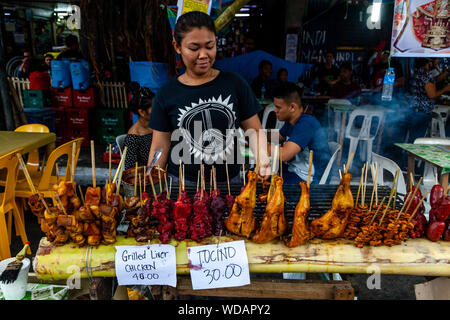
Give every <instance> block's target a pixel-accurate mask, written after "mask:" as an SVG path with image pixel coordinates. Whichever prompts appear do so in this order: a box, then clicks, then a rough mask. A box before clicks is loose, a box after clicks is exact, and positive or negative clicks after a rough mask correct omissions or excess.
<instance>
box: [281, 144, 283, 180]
mask: <svg viewBox="0 0 450 320" xmlns="http://www.w3.org/2000/svg"><path fill="white" fill-rule="evenodd" d="M280 177H283V148H280Z"/></svg>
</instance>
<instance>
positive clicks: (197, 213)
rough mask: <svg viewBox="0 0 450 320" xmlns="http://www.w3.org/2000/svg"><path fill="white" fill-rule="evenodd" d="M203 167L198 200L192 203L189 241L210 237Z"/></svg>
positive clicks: (210, 219)
mask: <svg viewBox="0 0 450 320" xmlns="http://www.w3.org/2000/svg"><path fill="white" fill-rule="evenodd" d="M203 172H204V167H203V165H202V166H201V173H202V174H201V176H202V178H201V180H202V187H201V190H200V192H199V193H200V199H197V200H196V201H194V205H193V212H194V213H193V218H192V223H191V226H190V230H191V239H192V240H194V241H196V242H200V241H201V240H203V239H204V238H207V237H210V236H211V235H212V216H211V214H210V212H209V198H208V197H205V196H203V195H204V194H205V192H204V191H205V181H204V174H203Z"/></svg>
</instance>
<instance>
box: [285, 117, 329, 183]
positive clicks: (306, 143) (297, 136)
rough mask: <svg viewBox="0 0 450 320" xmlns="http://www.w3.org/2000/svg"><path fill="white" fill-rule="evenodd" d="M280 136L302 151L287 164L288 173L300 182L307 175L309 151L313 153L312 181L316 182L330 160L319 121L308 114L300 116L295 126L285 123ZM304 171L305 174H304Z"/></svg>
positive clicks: (326, 142) (325, 137) (326, 141)
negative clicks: (296, 176)
mask: <svg viewBox="0 0 450 320" xmlns="http://www.w3.org/2000/svg"><path fill="white" fill-rule="evenodd" d="M280 134H281V135H282V136H283V137H284V138H285V139H286V141H291V142H294V143H295V144H297V145H298V146H300V148H302V151H301V152H299V153H298V154H297V155H295V157H294V158H293V159H292V160H290V161H289V162H288V168H289V171H291V172H295V173H296V174H297V175H298V176H299V177H300V178H302V180H306V177H307V174H308V162H309V151H310V150H312V151H313V166H314V170H313V172H314V173H313V174H312V181H314V182H316V183H317V182H318V181H319V180H320V178H321V177H322V174H323V172H324V171H325V168H326V166H327V164H328V161H329V160H330V158H331V155H330V148H329V146H328V139H327V135H326V134H325V131H324V130H323V128H322V127H321V125H320V123H319V121H317V119H316V118H315V117H314V116H312V115H309V114H302V115H301V116H300V118H299V119H298V120H297V122H296V123H295V125H291V124H290V123H289V122H287V121H286V122H285V124H284V126H283V127H282V128H281V129H280ZM305 170H306V173H305Z"/></svg>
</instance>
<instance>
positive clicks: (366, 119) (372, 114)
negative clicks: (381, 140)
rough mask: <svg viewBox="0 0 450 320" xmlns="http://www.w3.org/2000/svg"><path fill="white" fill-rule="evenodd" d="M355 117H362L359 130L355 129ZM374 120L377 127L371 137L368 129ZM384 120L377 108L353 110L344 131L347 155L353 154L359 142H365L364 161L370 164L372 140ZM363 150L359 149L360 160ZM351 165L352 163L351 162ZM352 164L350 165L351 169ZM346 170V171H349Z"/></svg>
mask: <svg viewBox="0 0 450 320" xmlns="http://www.w3.org/2000/svg"><path fill="white" fill-rule="evenodd" d="M357 117H363V122H362V125H361V128H359V129H358V128H355V125H354V123H355V119H356V118H357ZM374 118H377V119H378V123H377V127H376V130H375V133H374V134H373V135H372V134H371V133H370V131H371V130H370V129H371V127H372V121H373V119H374ZM383 120H384V112H383V111H382V110H379V109H377V108H370V107H363V108H358V109H356V110H353V111H352V113H351V114H350V118H349V119H348V124H347V127H346V129H345V138H347V139H350V147H349V150H348V154H349V155H350V154H351V153H352V152H353V153H355V151H356V148H357V147H358V143H359V141H365V142H366V144H367V145H366V148H367V150H365V151H366V152H365V153H366V161H368V162H369V163H370V162H371V156H372V145H373V140H374V139H375V137H376V136H377V134H378V130H379V129H380V126H381V123H382V122H383ZM363 155H364V150H363V148H360V159H361V160H363V159H364V157H363ZM352 163H353V162H352ZM351 166H352V164H350V168H351ZM350 168H348V169H350Z"/></svg>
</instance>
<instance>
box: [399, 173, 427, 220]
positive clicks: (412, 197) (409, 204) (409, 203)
mask: <svg viewBox="0 0 450 320" xmlns="http://www.w3.org/2000/svg"><path fill="white" fill-rule="evenodd" d="M422 179H423V177H421V178H420V180H419V182H418V183H417V186H416V189H415V190H414V192H413V194H412V196H411V198H410V199H409V201H408V205H407V206H406V209H405V212H408V210H409V207H410V206H411V204H412V202H413V199H414V197H415V196H416V193H417V190H419V186H420V184H421V183H422ZM406 199H407V200H408V197H407V198H406ZM405 204H406V202H405V203H404V204H403V206H405ZM402 210H403V208H402ZM402 210H400V212H399V215H398V217H399V216H400V213H401V211H402ZM398 217H397V219H398Z"/></svg>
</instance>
